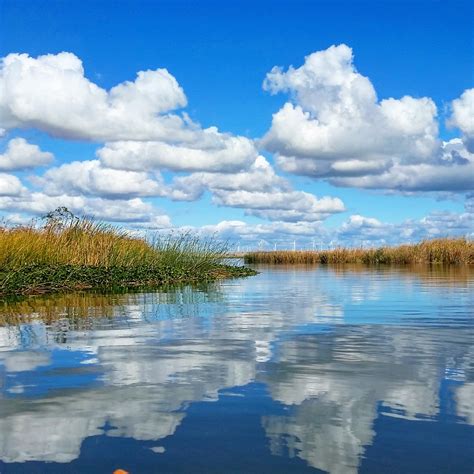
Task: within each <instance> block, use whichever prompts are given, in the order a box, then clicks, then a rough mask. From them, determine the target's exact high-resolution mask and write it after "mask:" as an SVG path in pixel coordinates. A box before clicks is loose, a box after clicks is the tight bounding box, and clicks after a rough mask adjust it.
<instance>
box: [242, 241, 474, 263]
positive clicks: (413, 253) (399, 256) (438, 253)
mask: <svg viewBox="0 0 474 474" xmlns="http://www.w3.org/2000/svg"><path fill="white" fill-rule="evenodd" d="M244 261H245V263H248V264H253V263H266V264H275V265H278V264H280V265H285V264H287V265H294V264H343V263H363V264H368V265H373V264H396V265H408V264H447V265H450V264H465V265H474V241H470V240H467V239H464V238H443V239H433V240H424V241H422V242H420V243H418V244H409V245H399V246H396V247H379V248H373V249H365V248H342V247H341V248H336V249H333V250H316V251H310V250H301V251H294V250H283V251H258V252H249V253H247V254H245V255H244Z"/></svg>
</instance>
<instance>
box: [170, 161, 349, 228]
mask: <svg viewBox="0 0 474 474" xmlns="http://www.w3.org/2000/svg"><path fill="white" fill-rule="evenodd" d="M206 189H208V190H209V191H211V193H212V194H213V202H214V203H215V204H217V205H219V206H228V207H236V208H241V209H245V212H246V214H247V215H253V216H257V217H261V218H263V219H267V220H271V221H286V222H299V221H307V222H313V221H320V220H323V219H325V218H327V217H328V216H330V215H331V214H335V213H338V212H342V211H344V210H345V208H344V204H343V202H342V201H341V200H340V199H339V198H333V197H328V196H325V197H322V198H319V199H318V198H317V197H316V196H314V195H313V194H310V193H306V192H303V191H294V190H293V189H292V188H291V185H290V183H289V182H288V181H287V180H286V179H284V178H282V177H280V176H278V175H277V174H276V173H275V171H274V169H273V167H272V166H271V164H270V163H269V162H268V161H267V160H266V159H265V158H264V157H263V156H259V157H258V158H257V159H256V160H255V162H254V163H253V164H252V165H251V166H250V167H249V168H248V169H247V170H245V171H241V172H239V173H232V174H230V173H193V174H190V175H188V176H183V177H177V178H175V179H174V180H173V182H172V183H171V185H170V186H169V188H168V196H170V197H171V198H172V199H175V200H195V199H197V198H198V197H200V196H201V195H202V193H203V192H204V191H205V190H206Z"/></svg>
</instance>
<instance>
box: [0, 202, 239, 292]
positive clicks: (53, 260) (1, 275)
mask: <svg viewBox="0 0 474 474" xmlns="http://www.w3.org/2000/svg"><path fill="white" fill-rule="evenodd" d="M226 255H227V244H226V243H222V242H218V241H216V240H213V239H208V240H202V239H199V238H197V237H195V236H193V235H191V234H179V235H168V236H166V237H155V238H153V239H145V238H141V237H137V236H133V235H131V234H130V233H129V232H127V231H125V230H123V229H120V228H117V227H114V226H111V225H107V224H104V223H101V222H94V221H92V220H89V219H83V218H77V217H75V216H73V215H72V214H70V213H68V211H67V210H66V211H64V210H61V209H60V210H59V211H58V212H57V213H53V214H52V215H50V216H49V218H48V219H47V220H46V221H45V223H44V225H42V226H39V227H38V226H34V225H30V226H21V227H14V228H8V227H0V295H2V294H11V293H18V292H19V293H24V292H30V291H33V290H36V291H38V292H43V291H44V292H47V291H52V290H55V289H60V288H66V287H84V288H89V287H97V286H102V285H120V284H122V283H127V284H129V283H133V284H134V285H135V284H139V283H145V282H151V283H153V284H155V283H157V282H158V283H171V282H182V281H198V280H207V279H213V278H216V277H219V276H230V274H231V273H232V274H237V273H238V272H239V269H238V268H231V267H227V266H224V265H222V260H223V259H224V258H225V257H226Z"/></svg>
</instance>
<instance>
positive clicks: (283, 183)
mask: <svg viewBox="0 0 474 474" xmlns="http://www.w3.org/2000/svg"><path fill="white" fill-rule="evenodd" d="M206 189H209V190H210V191H211V192H215V191H218V192H220V193H222V192H225V191H249V192H265V193H271V192H274V191H289V190H290V189H291V186H290V184H289V183H288V181H287V180H285V179H284V178H282V177H280V176H278V175H277V174H276V173H275V170H274V169H273V167H272V166H271V164H270V163H269V162H268V161H267V160H266V159H265V158H264V157H263V156H258V157H257V158H256V160H255V161H254V162H253V163H252V164H251V165H250V166H249V167H248V168H247V169H245V170H243V171H239V172H237V173H209V172H196V173H191V174H189V175H186V176H177V177H175V178H174V179H173V182H172V183H171V185H170V187H169V190H168V195H169V197H171V198H172V199H175V200H182V201H194V200H195V199H198V198H199V197H200V196H201V195H202V194H203V193H204V191H205V190H206Z"/></svg>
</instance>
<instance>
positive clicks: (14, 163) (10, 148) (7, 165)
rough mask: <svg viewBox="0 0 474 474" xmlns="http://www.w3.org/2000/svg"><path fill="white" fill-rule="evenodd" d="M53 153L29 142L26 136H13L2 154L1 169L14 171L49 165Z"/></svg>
mask: <svg viewBox="0 0 474 474" xmlns="http://www.w3.org/2000/svg"><path fill="white" fill-rule="evenodd" d="M53 158H54V157H53V154H52V153H49V152H46V151H41V150H40V148H39V147H38V146H37V145H33V144H31V143H28V142H27V141H26V140H25V139H24V138H13V139H11V140H10V141H9V142H8V144H7V148H6V150H5V152H4V153H3V154H0V171H14V170H22V169H27V168H34V167H36V166H44V165H48V164H49V163H51V161H53Z"/></svg>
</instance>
